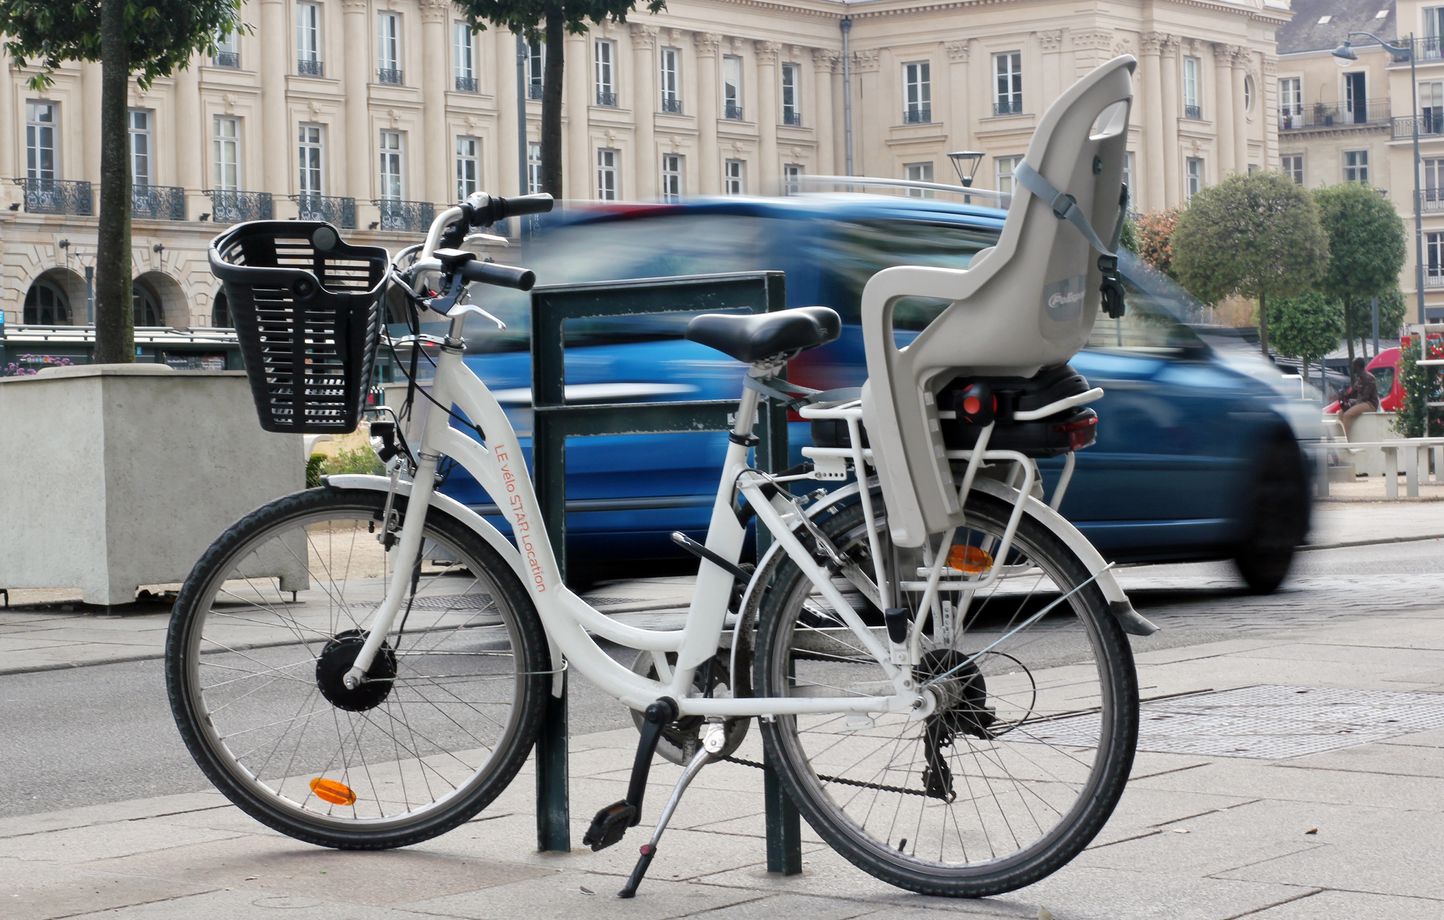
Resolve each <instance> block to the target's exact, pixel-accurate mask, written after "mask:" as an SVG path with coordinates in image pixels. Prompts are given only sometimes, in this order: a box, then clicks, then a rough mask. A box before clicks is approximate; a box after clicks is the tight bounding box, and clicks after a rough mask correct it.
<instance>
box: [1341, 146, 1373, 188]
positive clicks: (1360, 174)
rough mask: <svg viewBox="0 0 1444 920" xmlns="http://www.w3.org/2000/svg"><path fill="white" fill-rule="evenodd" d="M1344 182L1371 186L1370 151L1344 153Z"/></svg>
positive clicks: (1348, 151) (1346, 151)
mask: <svg viewBox="0 0 1444 920" xmlns="http://www.w3.org/2000/svg"><path fill="white" fill-rule="evenodd" d="M1344 181H1345V182H1361V183H1363V184H1364V185H1368V184H1369V151H1367V150H1345V151H1344Z"/></svg>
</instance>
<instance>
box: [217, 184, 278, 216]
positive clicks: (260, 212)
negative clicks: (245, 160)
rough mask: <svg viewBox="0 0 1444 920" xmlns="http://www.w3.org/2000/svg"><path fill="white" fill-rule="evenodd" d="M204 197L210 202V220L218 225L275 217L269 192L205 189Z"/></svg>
mask: <svg viewBox="0 0 1444 920" xmlns="http://www.w3.org/2000/svg"><path fill="white" fill-rule="evenodd" d="M205 195H206V196H207V197H208V198H210V200H211V220H213V221H215V222H216V223H218V224H237V223H240V222H241V221H243V220H271V219H272V218H273V217H274V216H275V208H274V207H273V206H272V204H271V193H270V192H243V191H240V190H238V189H206V191H205Z"/></svg>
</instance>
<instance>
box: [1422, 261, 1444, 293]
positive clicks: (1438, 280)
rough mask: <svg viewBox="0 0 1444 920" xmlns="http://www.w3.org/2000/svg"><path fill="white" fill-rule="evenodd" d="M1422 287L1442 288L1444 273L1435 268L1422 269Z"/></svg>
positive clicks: (1443, 285)
mask: <svg viewBox="0 0 1444 920" xmlns="http://www.w3.org/2000/svg"><path fill="white" fill-rule="evenodd" d="M1424 286H1425V287H1426V288H1444V272H1441V271H1440V269H1439V268H1438V267H1437V266H1432V265H1431V266H1429V267H1427V268H1425V269H1424Z"/></svg>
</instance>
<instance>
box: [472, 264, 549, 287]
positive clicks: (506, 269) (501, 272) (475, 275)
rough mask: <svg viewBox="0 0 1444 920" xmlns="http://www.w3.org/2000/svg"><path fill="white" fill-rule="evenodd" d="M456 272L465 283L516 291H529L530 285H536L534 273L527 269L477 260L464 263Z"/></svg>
mask: <svg viewBox="0 0 1444 920" xmlns="http://www.w3.org/2000/svg"><path fill="white" fill-rule="evenodd" d="M457 271H458V273H459V274H460V275H461V277H462V278H463V279H464V280H466V281H480V282H481V283H483V284H495V285H497V286H499V287H509V288H516V289H517V290H518V291H530V290H531V289H532V285H534V284H536V273H535V272H533V271H532V270H531V269H529V268H518V267H516V266H512V265H497V264H496V263H495V262H482V261H481V260H479V259H473V260H471V261H469V262H466V263H465V264H463V265H462V266H461V267H460V268H459V269H458V270H457Z"/></svg>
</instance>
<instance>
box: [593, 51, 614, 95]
mask: <svg viewBox="0 0 1444 920" xmlns="http://www.w3.org/2000/svg"><path fill="white" fill-rule="evenodd" d="M593 47H594V48H595V49H596V65H597V74H596V77H597V105H611V106H614V105H616V104H617V79H616V77H617V74H616V63H615V62H616V58H617V43H616V42H614V41H609V40H607V39H605V38H599V39H597V40H596V41H595V42H593Z"/></svg>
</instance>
